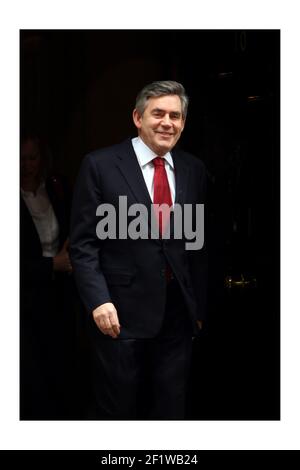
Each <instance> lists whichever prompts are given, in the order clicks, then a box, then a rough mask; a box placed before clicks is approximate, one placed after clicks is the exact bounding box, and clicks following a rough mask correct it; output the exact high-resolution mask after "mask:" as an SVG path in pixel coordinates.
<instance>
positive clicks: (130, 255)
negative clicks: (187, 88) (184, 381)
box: [70, 139, 206, 338]
mask: <svg viewBox="0 0 300 470" xmlns="http://www.w3.org/2000/svg"><path fill="white" fill-rule="evenodd" d="M172 157H173V160H174V166H175V179H176V200H175V202H177V203H179V204H184V203H192V204H196V203H204V197H205V180H206V172H205V167H204V165H203V163H202V162H201V161H200V160H198V159H197V158H195V157H194V156H192V155H190V154H188V153H185V152H183V151H181V150H175V149H173V151H172ZM121 195H123V196H127V198H128V201H127V202H128V206H130V205H131V204H134V203H143V204H144V205H145V206H146V207H147V208H148V209H149V213H150V206H151V199H150V196H149V193H148V190H147V187H146V184H145V181H144V178H143V174H142V171H141V169H140V166H139V163H138V161H137V158H136V155H135V153H134V150H133V147H132V143H131V140H129V139H128V140H126V141H125V142H123V143H121V144H119V145H115V146H112V147H109V148H105V149H102V150H98V151H95V152H93V153H91V154H89V155H87V156H86V158H85V159H84V161H83V163H82V167H81V171H80V173H79V177H78V181H77V184H76V187H75V191H74V198H73V208H72V216H71V237H70V239H71V244H70V254H71V259H72V265H73V269H74V274H75V279H76V281H77V286H78V289H79V293H80V295H81V297H82V300H83V303H84V305H85V307H86V310H87V311H88V312H89V313H91V312H92V311H93V309H95V308H96V307H98V306H99V305H101V304H103V303H106V302H112V303H113V304H114V305H115V307H116V309H117V312H118V316H119V321H120V324H121V334H120V338H151V337H153V336H155V335H156V334H157V333H158V331H159V329H160V326H161V324H162V321H163V316H164V308H165V300H166V277H165V269H166V262H167V263H168V264H169V265H170V267H171V269H172V271H173V274H174V276H175V277H176V278H177V280H178V283H179V285H180V288H181V289H182V293H183V296H184V299H185V302H186V305H187V312H186V314H187V315H189V316H190V319H191V321H192V322H193V325H194V330H195V332H196V331H197V327H196V319H203V318H204V317H205V310H206V306H205V303H206V300H205V299H206V253H205V250H204V249H202V250H199V251H186V250H185V241H186V240H184V239H183V240H176V239H174V238H173V239H172V238H170V240H157V239H156V240H155V239H147V240H145V239H138V240H131V239H130V238H127V239H125V240H124V239H118V237H117V239H106V240H99V239H98V238H97V235H96V226H97V223H98V222H99V217H97V216H96V209H97V207H98V206H99V205H100V204H101V203H110V204H112V205H113V206H114V207H115V208H116V213H117V220H118V216H119V211H118V203H119V200H118V198H119V196H121ZM128 220H129V219H128ZM171 233H172V232H171ZM100 335H102V334H101V333H100ZM102 336H103V337H104V335H102ZM105 338H107V337H105Z"/></svg>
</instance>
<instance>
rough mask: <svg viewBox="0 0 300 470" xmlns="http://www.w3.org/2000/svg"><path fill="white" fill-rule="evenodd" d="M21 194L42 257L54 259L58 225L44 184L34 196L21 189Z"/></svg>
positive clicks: (57, 241) (57, 239)
mask: <svg viewBox="0 0 300 470" xmlns="http://www.w3.org/2000/svg"><path fill="white" fill-rule="evenodd" d="M21 194H22V197H23V200H24V202H25V204H26V206H27V208H28V210H29V212H30V214H31V217H32V220H33V222H34V225H35V227H36V229H37V232H38V234H39V238H40V242H41V245H42V249H43V256H45V257H54V256H55V255H57V253H58V248H59V225H58V222H57V218H56V215H55V213H54V210H53V207H52V205H51V202H50V199H49V196H48V194H47V191H46V187H45V182H42V183H41V184H40V186H39V187H38V189H37V191H36V193H35V194H34V193H33V192H31V191H24V189H22V188H21Z"/></svg>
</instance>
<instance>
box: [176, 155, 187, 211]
mask: <svg viewBox="0 0 300 470" xmlns="http://www.w3.org/2000/svg"><path fill="white" fill-rule="evenodd" d="M172 158H173V162H174V169H175V184H176V196H175V203H177V204H184V202H185V200H186V191H187V188H188V179H189V171H190V170H189V167H188V165H187V163H186V162H185V161H184V157H183V156H182V154H181V152H180V151H179V150H177V149H176V150H174V151H173V152H172Z"/></svg>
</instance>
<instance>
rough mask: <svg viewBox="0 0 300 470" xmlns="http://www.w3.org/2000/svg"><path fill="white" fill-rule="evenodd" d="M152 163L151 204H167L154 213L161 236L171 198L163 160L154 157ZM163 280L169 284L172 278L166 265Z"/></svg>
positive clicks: (168, 212)
mask: <svg viewBox="0 0 300 470" xmlns="http://www.w3.org/2000/svg"><path fill="white" fill-rule="evenodd" d="M152 161H153V165H154V180H153V186H154V194H153V203H154V204H159V205H160V204H167V207H166V208H165V209H164V210H162V211H159V212H158V213H156V218H157V219H158V227H159V234H160V236H162V234H163V233H164V232H165V229H166V227H167V225H168V224H169V222H170V212H171V207H172V197H171V191H170V186H169V181H168V177H167V172H166V169H165V160H164V158H161V157H156V158H154V159H153V160H152ZM165 278H166V281H167V282H169V281H170V280H171V279H172V278H173V274H172V270H171V268H170V266H169V264H168V263H167V264H166V271H165Z"/></svg>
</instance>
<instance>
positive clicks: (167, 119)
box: [162, 114, 172, 127]
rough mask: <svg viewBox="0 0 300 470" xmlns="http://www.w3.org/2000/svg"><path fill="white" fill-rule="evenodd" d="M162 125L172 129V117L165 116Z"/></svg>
mask: <svg viewBox="0 0 300 470" xmlns="http://www.w3.org/2000/svg"><path fill="white" fill-rule="evenodd" d="M162 125H163V126H167V127H170V126H171V125H172V124H171V119H170V116H168V114H165V115H164V117H163V119H162Z"/></svg>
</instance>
